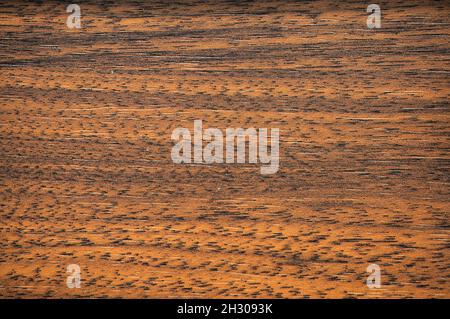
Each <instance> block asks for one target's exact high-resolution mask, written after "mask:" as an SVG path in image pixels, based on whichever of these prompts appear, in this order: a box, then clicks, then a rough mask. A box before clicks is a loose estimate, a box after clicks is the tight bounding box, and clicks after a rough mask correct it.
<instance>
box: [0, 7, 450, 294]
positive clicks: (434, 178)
mask: <svg viewBox="0 0 450 319" xmlns="http://www.w3.org/2000/svg"><path fill="white" fill-rule="evenodd" d="M370 3H371V2H370ZM368 4H369V2H368V3H366V2H363V1H360V2H355V1H351V2H350V1H349V2H346V1H344V2H342V1H317V2H313V1H308V2H291V1H278V2H265V1H264V2H263V1H256V2H249V3H229V2H220V1H211V2H207V3H204V2H194V1H181V2H180V1H177V2H176V3H174V4H168V3H167V2H166V1H162V2H150V3H148V2H143V1H142V2H141V1H130V2H126V1H114V2H108V3H105V4H99V3H97V4H95V3H90V4H89V3H81V4H80V8H81V29H76V28H75V29H69V28H68V27H67V25H66V19H67V17H68V15H69V13H66V4H63V3H61V2H47V1H45V2H44V3H28V2H27V3H22V2H20V1H9V2H8V1H6V2H3V1H2V3H1V4H0V35H1V41H0V71H1V75H0V77H1V81H0V118H1V127H0V130H1V133H0V164H1V171H0V185H1V188H0V190H1V192H0V214H1V215H0V216H1V224H0V225H1V226H0V230H1V242H0V296H1V297H7V298H13V297H15V298H18V297H20V298H24V297H25V298H35V297H46V298H59V297H64V298H69V297H124V298H130V297H133V298H143V297H145V298H168V297H186V298H201V297H203V298H208V297H210V298H216V297H226V298H237V297H240V298H253V297H258V298H259V297H268V298H308V297H309V298H332V297H333V298H334V297H338V298H344V297H345V298H353V297H357V298H378V297H383V298H406V297H414V298H419V297H421V298H422V297H425V298H430V297H433V298H449V297H450V285H449V281H448V278H449V275H450V271H449V255H450V254H449V207H450V206H449V201H448V200H449V165H450V157H449V147H450V143H449V133H450V125H449V110H450V109H449V103H448V101H449V94H450V90H449V82H450V81H449V80H450V77H449V71H450V69H449V66H450V55H449V52H450V51H449V49H450V46H449V37H448V36H449V33H450V28H449V17H450V3H449V2H448V1H442V2H437V1H407V2H406V1H405V3H403V1H382V2H381V1H380V2H378V4H379V5H380V8H381V28H379V29H368V27H367V25H366V20H367V17H368V15H369V13H367V12H366V8H367V5H368ZM196 119H201V120H202V121H203V127H204V128H212V127H215V128H220V129H222V130H224V129H226V128H229V127H243V128H248V127H256V128H279V130H280V168H279V171H278V172H277V173H276V174H273V175H262V174H261V173H260V171H259V169H260V166H261V165H259V164H214V165H206V164H189V165H188V164H184V165H183V164H174V163H173V162H172V159H171V155H170V154H171V149H172V146H173V145H174V142H173V141H172V140H171V133H172V131H173V130H174V129H175V128H177V127H186V128H189V129H191V130H192V128H193V123H194V120H196ZM69 264H78V265H79V266H80V268H81V274H80V275H81V288H79V289H77V288H74V289H69V288H68V287H67V286H66V277H67V276H68V274H67V273H66V268H67V266H68V265H69ZM370 264H377V265H379V266H380V268H381V288H378V289H369V288H368V286H367V285H366V279H367V277H368V276H369V273H367V272H366V268H367V267H368V265H370Z"/></svg>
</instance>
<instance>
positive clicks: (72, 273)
mask: <svg viewBox="0 0 450 319" xmlns="http://www.w3.org/2000/svg"><path fill="white" fill-rule="evenodd" d="M67 273H68V274H69V275H68V276H67V278H66V284H67V288H69V289H73V288H80V282H81V276H80V273H81V270H80V266H78V265H77V264H70V265H68V266H67Z"/></svg>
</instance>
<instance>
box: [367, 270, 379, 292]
mask: <svg viewBox="0 0 450 319" xmlns="http://www.w3.org/2000/svg"><path fill="white" fill-rule="evenodd" d="M366 270H367V272H368V273H370V275H369V277H367V281H366V284H367V287H369V289H374V288H381V268H380V266H378V265H377V264H370V265H369V266H367V269H366Z"/></svg>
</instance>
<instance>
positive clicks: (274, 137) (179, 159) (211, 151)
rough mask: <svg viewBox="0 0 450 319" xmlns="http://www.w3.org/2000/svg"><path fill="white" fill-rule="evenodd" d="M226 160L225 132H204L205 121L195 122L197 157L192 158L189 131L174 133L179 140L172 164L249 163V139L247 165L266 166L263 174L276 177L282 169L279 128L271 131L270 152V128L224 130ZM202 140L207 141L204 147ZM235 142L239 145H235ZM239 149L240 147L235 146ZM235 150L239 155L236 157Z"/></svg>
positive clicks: (179, 130)
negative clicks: (280, 164) (280, 165)
mask: <svg viewBox="0 0 450 319" xmlns="http://www.w3.org/2000/svg"><path fill="white" fill-rule="evenodd" d="M225 136H226V137H225V140H226V141H225V158H224V141H223V133H222V131H221V130H220V129H218V128H208V129H206V130H204V131H203V123H202V120H195V121H194V136H193V143H194V158H192V136H191V132H190V131H189V129H187V128H184V127H183V128H176V129H175V130H173V132H172V140H174V141H177V142H178V143H176V144H175V145H174V146H173V148H172V153H171V156H172V161H173V162H174V163H176V164H181V163H205V164H213V163H224V162H225V163H234V162H235V157H236V163H245V162H246V150H245V149H246V148H245V146H246V140H248V163H258V160H259V162H260V163H262V164H267V165H263V166H261V168H260V171H261V174H275V173H276V172H278V167H279V138H280V132H279V129H278V128H272V129H271V130H270V153H269V147H268V141H267V140H268V129H267V128H260V129H258V130H257V129H255V128H247V129H243V128H227V129H226V130H225ZM203 141H206V142H208V143H207V144H206V145H205V147H203ZM235 141H236V143H235ZM235 146H237V147H235ZM235 149H236V156H235Z"/></svg>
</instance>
